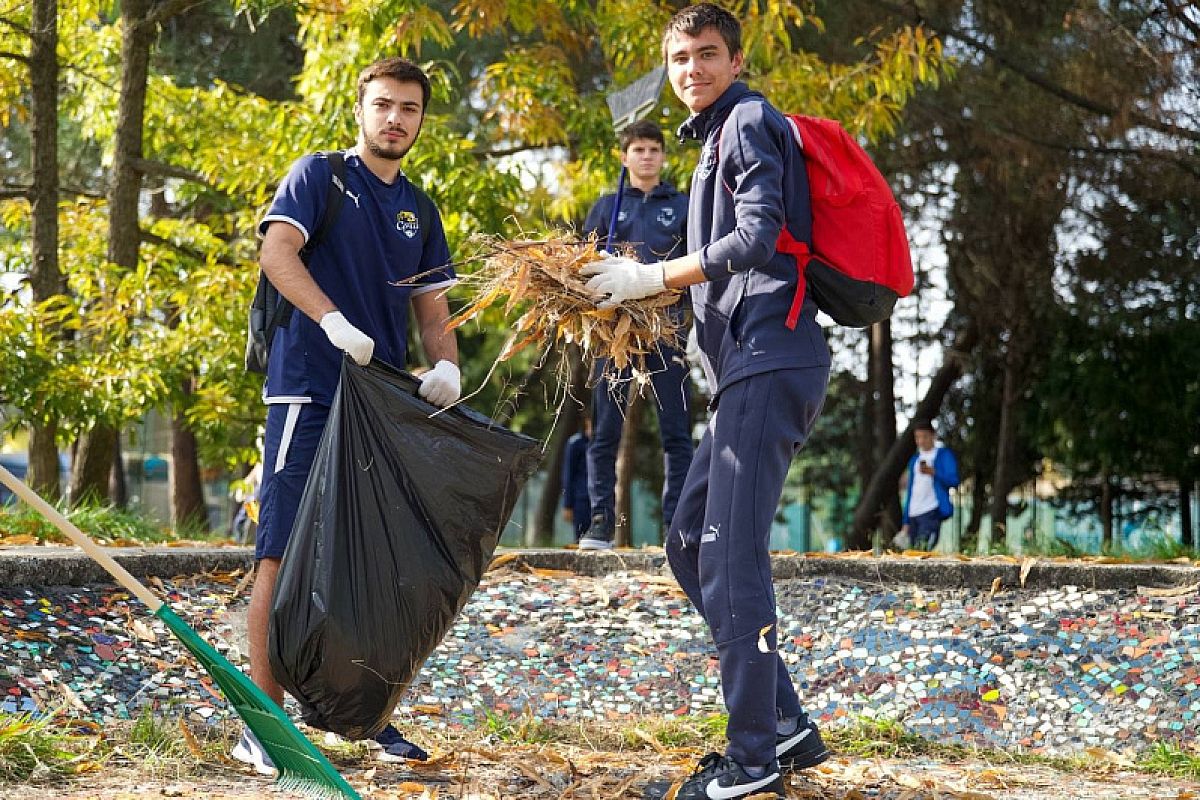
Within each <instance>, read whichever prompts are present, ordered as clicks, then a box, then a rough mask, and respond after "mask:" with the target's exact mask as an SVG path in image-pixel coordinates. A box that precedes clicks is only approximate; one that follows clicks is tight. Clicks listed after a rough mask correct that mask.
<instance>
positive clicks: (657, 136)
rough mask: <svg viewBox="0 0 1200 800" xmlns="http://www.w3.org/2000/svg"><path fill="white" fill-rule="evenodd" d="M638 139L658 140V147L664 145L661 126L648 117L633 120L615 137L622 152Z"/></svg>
mask: <svg viewBox="0 0 1200 800" xmlns="http://www.w3.org/2000/svg"><path fill="white" fill-rule="evenodd" d="M638 139H649V140H650V141H652V142H658V146H659V147H666V140H665V139H664V138H663V132H662V128H660V127H658V124H657V123H654V122H651V121H650V120H648V119H644V120H641V121H640V122H635V123H633V124H632V125H629V126H627V127H626V128H625V129H624V130H622V131H621V135H620V136H618V137H617V141H618V142H619V143H620V145H621V152H622V153H624V152H625V151H626V150H628V149H629V145H631V144H633V143H634V142H635V141H637V140H638Z"/></svg>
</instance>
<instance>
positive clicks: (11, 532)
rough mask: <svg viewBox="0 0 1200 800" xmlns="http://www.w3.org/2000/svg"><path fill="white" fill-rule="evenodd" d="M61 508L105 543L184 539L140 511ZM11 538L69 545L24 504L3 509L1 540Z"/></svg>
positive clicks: (0, 526)
mask: <svg viewBox="0 0 1200 800" xmlns="http://www.w3.org/2000/svg"><path fill="white" fill-rule="evenodd" d="M59 508H60V510H63V513H64V514H65V515H66V516H67V518H68V519H70V520H71V521H72V522H74V523H75V525H76V526H77V527H78V528H79V529H80V530H81V531H83V532H84V533H86V534H87V535H88V536H91V537H92V538H93V539H95V540H96V541H98V542H99V543H101V544H114V543H123V542H134V543H139V544H162V543H165V542H173V541H177V540H178V539H179V538H180V537H179V536H178V535H177V534H175V533H174V532H172V531H171V530H170V529H169V528H165V527H163V526H162V525H161V524H160V523H158V522H157V521H155V520H153V519H150V518H149V517H146V516H145V515H143V514H139V513H138V512H136V511H130V510H125V509H120V508H116V507H115V506H98V505H83V506H79V507H77V508H74V509H70V510H64V509H62V507H61V505H60V507H59ZM11 536H31V537H33V538H34V539H35V540H37V541H38V542H39V543H43V542H61V543H66V542H67V540H66V538H65V537H64V536H63V535H62V534H61V533H59V532H58V528H56V527H54V525H53V523H51V522H50V521H49V520H47V519H46V518H45V517H43V516H41V515H40V514H38V513H37V512H36V511H34V510H33V509H32V508H29V507H28V506H26V505H24V504H19V505H17V506H5V507H4V508H0V539H3V538H6V537H11Z"/></svg>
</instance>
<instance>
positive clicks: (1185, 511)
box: [1179, 478, 1196, 550]
mask: <svg viewBox="0 0 1200 800" xmlns="http://www.w3.org/2000/svg"><path fill="white" fill-rule="evenodd" d="M1179 540H1180V542H1181V543H1182V544H1183V546H1184V547H1186V548H1188V549H1189V550H1191V549H1194V548H1195V546H1196V540H1195V536H1194V534H1193V533H1192V481H1191V479H1190V478H1180V479H1179Z"/></svg>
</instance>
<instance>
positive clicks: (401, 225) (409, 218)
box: [396, 211, 421, 239]
mask: <svg viewBox="0 0 1200 800" xmlns="http://www.w3.org/2000/svg"><path fill="white" fill-rule="evenodd" d="M396 230H398V231H400V232H401V233H403V234H404V235H405V236H407V237H408V238H409V239H411V238H413V237H414V236H416V235H417V234H418V233H420V232H421V222H420V220H418V219H417V215H416V214H414V213H413V212H411V211H400V212H397V214H396Z"/></svg>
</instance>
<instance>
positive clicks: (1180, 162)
mask: <svg viewBox="0 0 1200 800" xmlns="http://www.w3.org/2000/svg"><path fill="white" fill-rule="evenodd" d="M989 127H991V129H992V130H994V131H996V132H997V133H1001V134H1003V135H1005V136H1012V137H1013V138H1014V139H1020V140H1022V141H1025V142H1029V143H1030V144H1035V145H1037V146H1038V147H1045V148H1047V149H1049V150H1058V151H1061V152H1065V153H1094V154H1096V155H1115V156H1133V157H1135V158H1149V159H1153V160H1155V161H1162V162H1164V163H1167V164H1171V165H1172V166H1176V167H1179V168H1180V169H1181V170H1183V171H1184V172H1186V173H1188V174H1189V175H1193V176H1195V177H1197V178H1200V167H1198V166H1197V165H1196V164H1194V163H1192V162H1190V161H1188V160H1187V159H1184V158H1180V157H1179V156H1177V155H1175V154H1174V153H1171V152H1168V151H1163V150H1155V149H1154V148H1151V147H1125V146H1117V145H1102V144H1097V145H1092V144H1071V143H1069V142H1052V141H1050V140H1048V139H1041V138H1038V137H1036V136H1030V135H1029V134H1027V133H1025V132H1023V131H1018V130H1015V129H1013V128H1009V127H1005V126H999V125H996V126H989Z"/></svg>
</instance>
